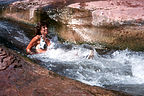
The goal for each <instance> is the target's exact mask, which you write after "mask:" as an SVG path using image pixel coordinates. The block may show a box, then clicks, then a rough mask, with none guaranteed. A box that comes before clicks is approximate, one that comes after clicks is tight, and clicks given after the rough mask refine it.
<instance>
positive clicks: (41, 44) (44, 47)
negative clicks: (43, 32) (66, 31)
mask: <svg viewBox="0 0 144 96" xmlns="http://www.w3.org/2000/svg"><path fill="white" fill-rule="evenodd" d="M46 48H47V44H46V43H45V41H44V39H43V38H42V36H41V38H40V44H38V45H37V46H36V49H46Z"/></svg>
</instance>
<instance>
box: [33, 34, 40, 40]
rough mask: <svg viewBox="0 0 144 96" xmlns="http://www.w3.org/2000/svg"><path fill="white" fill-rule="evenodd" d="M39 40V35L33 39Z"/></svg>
mask: <svg viewBox="0 0 144 96" xmlns="http://www.w3.org/2000/svg"><path fill="white" fill-rule="evenodd" d="M40 38H41V36H40V35H36V36H35V37H34V38H33V39H34V40H39V39H40Z"/></svg>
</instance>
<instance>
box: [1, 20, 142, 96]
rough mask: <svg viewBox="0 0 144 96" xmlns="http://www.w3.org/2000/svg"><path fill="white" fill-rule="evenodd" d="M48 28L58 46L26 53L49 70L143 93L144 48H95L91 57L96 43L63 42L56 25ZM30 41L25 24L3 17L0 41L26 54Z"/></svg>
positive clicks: (125, 90)
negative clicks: (101, 50)
mask: <svg viewBox="0 0 144 96" xmlns="http://www.w3.org/2000/svg"><path fill="white" fill-rule="evenodd" d="M49 31H50V34H51V35H52V36H53V37H54V38H55V42H54V43H53V44H55V45H56V46H57V47H55V48H53V47H52V48H49V50H48V51H47V52H46V53H42V54H35V55H27V57H29V58H31V59H33V60H35V61H39V64H40V65H42V66H45V67H46V68H47V69H48V70H52V71H54V72H56V73H58V74H60V75H63V76H66V77H69V78H72V79H75V80H78V81H80V82H83V83H86V84H89V85H92V86H100V87H104V88H107V89H113V90H117V91H123V92H127V93H129V94H132V95H134V96H143V94H144V52H135V51H131V50H129V49H125V50H115V51H114V50H112V51H109V52H107V53H105V54H99V53H98V52H97V51H96V50H95V51H94V58H93V59H88V58H87V57H88V55H89V54H90V50H91V47H92V48H94V46H91V45H88V44H82V45H76V44H71V43H63V44H62V43H60V42H59V41H58V40H57V36H56V33H55V30H54V28H52V27H51V28H49ZM29 42H30V37H28V35H27V34H26V30H25V29H24V28H21V27H20V26H19V25H18V24H16V23H12V22H10V21H7V20H0V44H3V45H5V46H7V47H9V48H11V49H13V50H16V51H17V52H18V53H21V54H25V53H26V52H25V48H26V46H27V45H28V43H29Z"/></svg>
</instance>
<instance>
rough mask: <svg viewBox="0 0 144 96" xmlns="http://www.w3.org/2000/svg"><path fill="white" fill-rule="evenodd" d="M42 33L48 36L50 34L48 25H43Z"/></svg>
mask: <svg viewBox="0 0 144 96" xmlns="http://www.w3.org/2000/svg"><path fill="white" fill-rule="evenodd" d="M41 34H42V35H44V36H46V35H47V34H48V31H47V27H46V26H42V27H41Z"/></svg>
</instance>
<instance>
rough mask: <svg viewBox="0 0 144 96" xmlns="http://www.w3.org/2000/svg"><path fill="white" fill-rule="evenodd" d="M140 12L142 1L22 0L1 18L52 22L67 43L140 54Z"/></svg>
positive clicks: (143, 24)
mask: <svg viewBox="0 0 144 96" xmlns="http://www.w3.org/2000/svg"><path fill="white" fill-rule="evenodd" d="M143 9H144V1H143V0H74V1H71V0H39V1H38V0H23V1H19V2H15V3H12V4H11V5H10V6H9V8H8V9H7V10H6V11H5V14H4V16H5V17H10V18H15V19H16V20H19V21H24V22H27V23H32V24H35V23H36V22H39V21H46V22H48V23H49V22H51V20H54V21H56V22H57V23H60V24H61V25H62V26H60V27H59V29H58V32H59V35H60V36H61V37H62V38H63V39H65V40H67V41H72V42H88V43H100V44H103V45H107V46H109V47H111V48H113V47H115V48H118V49H125V48H130V49H132V50H141V51H143V50H144V44H143V40H144V38H143V37H144V10H143ZM43 13H44V14H43ZM55 24H56V23H55ZM137 45H138V46H137ZM139 45H140V46H139Z"/></svg>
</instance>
